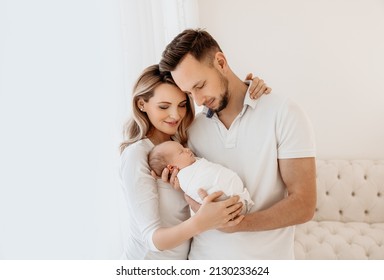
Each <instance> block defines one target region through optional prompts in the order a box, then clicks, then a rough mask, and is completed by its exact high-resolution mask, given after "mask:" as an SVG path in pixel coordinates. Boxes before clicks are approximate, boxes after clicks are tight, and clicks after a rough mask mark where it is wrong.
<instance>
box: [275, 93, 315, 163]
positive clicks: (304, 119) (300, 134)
mask: <svg viewBox="0 0 384 280" xmlns="http://www.w3.org/2000/svg"><path fill="white" fill-rule="evenodd" d="M276 137H277V157H278V158H279V159H289V158H305V157H315V155H316V148H315V136H314V132H313V128H312V124H311V122H310V120H309V118H308V116H307V115H306V113H305V112H304V111H303V110H302V109H301V108H300V107H299V106H298V105H297V104H296V103H294V102H293V101H292V100H290V99H287V100H286V101H285V102H284V103H283V104H282V106H281V108H280V110H279V111H278V112H277V116H276Z"/></svg>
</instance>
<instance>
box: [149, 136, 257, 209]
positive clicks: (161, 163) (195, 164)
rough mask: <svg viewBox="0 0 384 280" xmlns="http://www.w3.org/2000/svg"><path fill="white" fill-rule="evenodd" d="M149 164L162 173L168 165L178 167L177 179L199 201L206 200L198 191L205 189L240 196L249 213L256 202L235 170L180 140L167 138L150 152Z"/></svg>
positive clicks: (227, 195) (185, 190) (189, 194)
mask: <svg viewBox="0 0 384 280" xmlns="http://www.w3.org/2000/svg"><path fill="white" fill-rule="evenodd" d="M148 163H149V166H150V168H151V169H152V170H153V171H154V172H155V173H156V174H157V175H158V176H161V173H162V171H163V169H164V168H165V167H167V168H168V169H170V170H172V169H173V168H178V169H179V172H178V173H177V178H178V179H179V183H180V187H181V189H182V190H183V191H184V192H185V193H186V194H187V195H188V196H190V197H191V198H193V199H194V200H196V201H197V202H199V203H202V199H201V198H200V197H199V195H198V193H197V191H198V189H199V188H204V189H205V190H206V191H207V193H208V194H211V193H213V192H215V191H223V192H224V194H225V196H226V197H225V196H224V195H223V196H222V197H220V199H225V198H227V197H229V196H232V195H238V196H239V197H240V199H239V201H241V202H242V203H243V205H244V206H243V210H242V212H241V214H246V213H248V212H249V211H250V209H251V207H252V206H253V205H254V202H253V201H252V199H251V197H250V195H249V192H248V190H247V189H246V188H245V187H244V185H243V182H242V181H241V179H240V177H239V176H238V175H237V174H236V173H235V172H233V171H232V170H230V169H228V168H226V167H224V166H222V165H220V164H216V163H213V162H209V161H207V160H206V159H204V158H198V157H195V155H194V154H193V153H192V151H191V150H190V149H188V148H184V147H183V146H182V145H181V144H180V143H178V142H176V141H166V142H163V143H161V144H159V145H157V146H155V147H154V148H153V149H152V150H151V152H150V153H149V155H148Z"/></svg>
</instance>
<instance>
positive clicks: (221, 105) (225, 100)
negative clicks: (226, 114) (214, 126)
mask: <svg viewBox="0 0 384 280" xmlns="http://www.w3.org/2000/svg"><path fill="white" fill-rule="evenodd" d="M228 101H229V93H228V90H226V91H225V92H224V93H223V94H222V95H221V100H220V103H219V106H218V107H217V109H215V110H214V111H215V113H219V112H220V111H222V110H224V109H225V108H226V107H227V105H228Z"/></svg>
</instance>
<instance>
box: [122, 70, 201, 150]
mask: <svg viewBox="0 0 384 280" xmlns="http://www.w3.org/2000/svg"><path fill="white" fill-rule="evenodd" d="M164 83H167V84H172V85H175V86H176V84H175V82H174V81H173V79H172V76H171V75H169V73H168V74H166V73H162V72H160V70H159V65H158V64H155V65H152V66H149V67H147V68H146V69H144V71H143V72H142V73H141V75H140V76H139V78H138V79H137V81H136V83H135V85H134V87H133V93H132V117H131V118H130V119H129V120H128V121H127V122H126V123H125V125H124V128H123V142H122V143H121V144H120V153H122V152H123V151H124V149H125V148H126V147H127V146H129V145H130V144H133V143H135V142H137V141H139V140H141V139H143V138H145V137H146V135H147V134H148V132H149V131H150V130H151V129H152V128H153V126H152V124H151V122H150V121H149V119H148V116H147V114H146V113H145V112H142V111H140V110H139V108H138V105H137V103H138V100H139V99H140V98H142V99H143V100H144V101H145V102H148V101H149V99H151V98H152V97H153V95H154V91H155V88H156V87H157V86H159V85H161V84H164ZM176 87H177V86H176ZM186 97H187V104H186V108H187V112H186V114H185V116H184V118H183V119H182V121H181V123H180V125H179V127H178V129H177V132H176V134H175V135H173V137H172V138H173V139H174V140H176V141H178V142H179V143H180V144H182V145H183V146H185V145H186V144H187V141H188V133H187V129H188V127H189V126H190V125H191V123H192V121H193V119H194V117H195V110H194V106H193V101H192V99H191V98H190V97H189V96H188V95H187V94H186Z"/></svg>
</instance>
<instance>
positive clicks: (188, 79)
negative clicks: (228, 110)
mask: <svg viewBox="0 0 384 280" xmlns="http://www.w3.org/2000/svg"><path fill="white" fill-rule="evenodd" d="M217 67H218V66H217V64H215V63H214V65H213V66H210V65H208V63H207V62H199V61H198V60H196V59H195V58H194V57H193V56H192V55H190V54H187V55H186V56H185V58H184V59H183V60H182V61H181V62H180V63H179V65H178V66H177V67H176V69H175V70H174V71H172V72H171V74H172V77H173V79H174V81H175V82H176V84H177V85H178V87H179V88H180V89H181V90H182V91H184V92H186V93H187V94H191V95H192V97H193V99H194V100H195V102H196V104H197V105H198V106H201V105H204V106H206V107H208V108H210V109H212V110H213V111H216V112H219V111H221V110H223V109H224V108H225V107H226V106H227V104H228V99H229V93H228V80H227V78H226V77H224V76H223V74H222V73H221V72H220V70H219V69H218V68H217Z"/></svg>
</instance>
